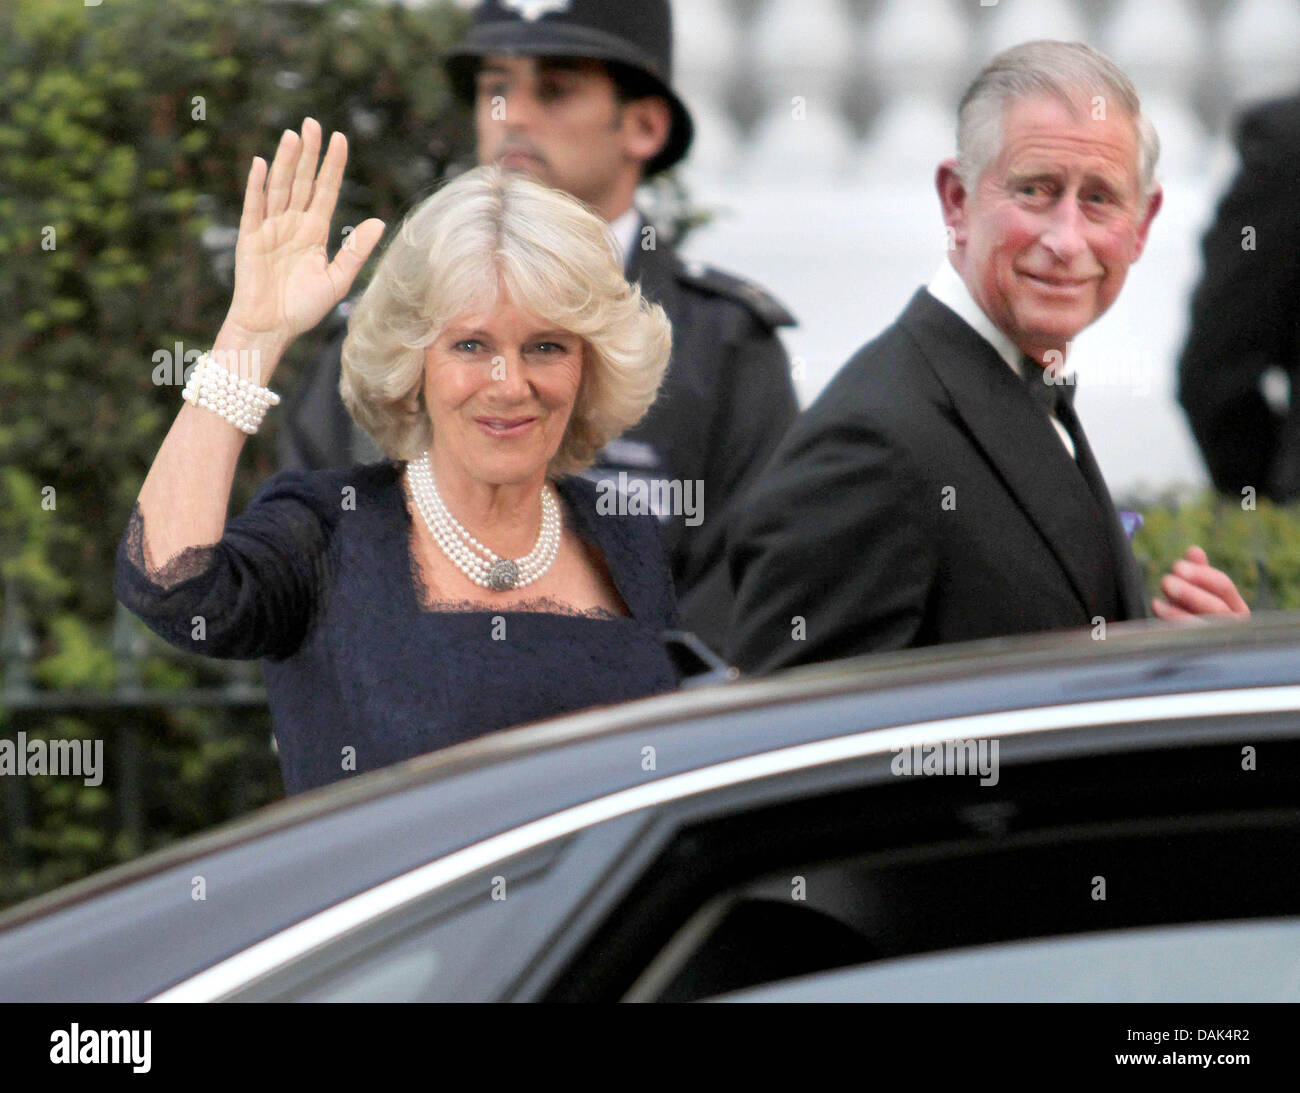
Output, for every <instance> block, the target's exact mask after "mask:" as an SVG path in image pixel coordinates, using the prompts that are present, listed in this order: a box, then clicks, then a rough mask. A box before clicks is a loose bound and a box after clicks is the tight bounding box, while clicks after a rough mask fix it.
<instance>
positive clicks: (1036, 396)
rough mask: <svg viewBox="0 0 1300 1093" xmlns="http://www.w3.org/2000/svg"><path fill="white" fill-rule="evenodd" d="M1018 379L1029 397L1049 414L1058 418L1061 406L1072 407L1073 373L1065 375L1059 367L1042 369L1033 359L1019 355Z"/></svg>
mask: <svg viewBox="0 0 1300 1093" xmlns="http://www.w3.org/2000/svg"><path fill="white" fill-rule="evenodd" d="M1020 378H1021V379H1022V380H1023V381H1024V384H1025V387H1026V389H1027V390H1028V391H1029V397H1030V398H1032V399H1033V400H1034V401H1035V402H1036V403H1038V405H1039V406H1041V407H1042V408H1043V409H1044V410H1046V411H1047V412H1048V413H1049V414H1056V415H1057V416H1060V408H1061V406H1062V404H1064V405H1066V406H1068V407H1071V408H1073V406H1074V389H1075V383H1074V373H1073V372H1069V373H1067V372H1066V371H1065V370H1064V369H1063V368H1062V367H1061V365H1050V366H1048V367H1046V368H1044V367H1043V366H1042V365H1041V364H1039V363H1038V362H1037V361H1035V360H1033V358H1031V357H1029V356H1026V355H1025V354H1023V353H1022V354H1021V355H1020Z"/></svg>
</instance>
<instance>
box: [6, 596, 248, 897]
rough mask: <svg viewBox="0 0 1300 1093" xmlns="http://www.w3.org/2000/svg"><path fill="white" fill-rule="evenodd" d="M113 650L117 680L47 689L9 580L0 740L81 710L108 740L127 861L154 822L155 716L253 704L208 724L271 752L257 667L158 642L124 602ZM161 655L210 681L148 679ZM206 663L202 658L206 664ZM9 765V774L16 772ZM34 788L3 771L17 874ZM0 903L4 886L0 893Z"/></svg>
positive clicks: (236, 795)
mask: <svg viewBox="0 0 1300 1093" xmlns="http://www.w3.org/2000/svg"><path fill="white" fill-rule="evenodd" d="M110 642H111V648H112V654H113V660H114V663H115V667H116V672H115V675H116V678H115V681H114V684H113V686H112V687H111V688H109V689H103V690H84V689H50V688H47V687H43V686H41V685H40V684H39V682H38V681H37V679H36V674H37V673H36V671H35V668H36V665H37V661H38V650H39V642H38V639H37V635H36V632H35V630H34V628H33V626H32V619H31V616H30V613H29V611H28V609H27V606H26V604H25V603H24V597H23V595H22V589H21V585H20V584H19V582H17V581H14V580H12V579H7V580H6V582H5V596H4V614H3V622H2V624H0V661H2V662H3V683H2V685H0V739H9V740H12V741H14V742H15V745H16V742H17V741H19V740H20V739H23V738H25V737H26V736H27V735H29V734H34V733H37V734H43V735H49V733H48V730H49V729H50V728H51V726H52V724H53V723H54V722H55V721H56V720H57V719H59V718H61V717H72V718H76V719H77V720H78V721H80V722H81V723H82V724H84V725H85V726H88V727H89V729H90V730H91V733H92V735H94V736H96V737H98V738H99V739H101V740H104V741H105V748H104V764H105V766H106V767H107V768H108V772H107V777H106V779H105V780H106V782H109V783H111V785H112V809H113V811H114V812H115V816H113V817H111V819H112V820H114V821H115V822H113V823H112V824H111V826H112V827H113V828H115V831H114V832H113V835H112V839H111V842H112V845H113V848H114V852H113V855H112V857H113V858H114V859H115V860H125V859H127V858H130V857H132V856H134V855H136V854H138V853H140V852H142V851H143V850H144V849H146V848H147V846H148V844H149V842H150V841H151V840H150V839H149V838H148V837H147V834H148V832H147V828H148V826H149V822H148V817H147V816H146V801H147V800H148V799H149V798H150V797H151V796H154V794H151V793H150V792H149V787H148V786H147V785H146V778H147V774H146V767H147V754H146V753H147V750H148V748H149V746H150V745H151V744H154V743H156V739H151V738H150V735H149V734H150V733H156V732H157V725H156V724H155V725H153V726H151V725H149V724H147V723H146V722H148V721H150V720H153V721H154V722H155V723H158V722H165V718H163V717H160V716H153V717H151V716H150V714H154V715H157V714H159V713H160V712H163V711H169V710H180V709H184V710H201V709H209V710H214V711H228V712H230V713H232V714H239V713H242V712H247V713H249V714H254V713H261V714H262V716H251V717H244V716H214V717H212V718H210V719H206V720H205V721H204V726H205V727H204V730H203V731H204V732H207V733H209V734H211V735H212V736H213V737H214V738H215V737H228V736H229V734H230V733H231V732H232V731H233V732H235V733H239V734H241V735H247V736H250V737H252V738H253V739H254V740H255V742H256V747H257V749H258V750H260V749H262V748H265V754H266V755H268V756H269V755H270V754H271V753H272V752H273V750H274V741H273V738H272V737H271V735H270V732H269V716H268V715H266V689H265V686H264V684H263V682H262V676H261V669H260V667H259V665H258V664H257V663H255V662H251V661H218V660H212V659H208V658H200V657H190V656H187V655H185V654H183V653H180V652H178V651H177V650H175V649H173V648H172V647H171V646H168V645H167V644H166V643H164V642H163V641H161V639H159V638H157V637H156V636H155V635H153V634H152V633H150V631H149V630H148V629H147V628H146V627H145V626H144V624H143V623H141V622H140V620H139V619H137V618H136V617H135V616H134V615H132V614H131V612H130V611H128V610H127V609H126V608H125V607H124V606H122V605H121V604H120V603H119V604H117V606H116V611H115V615H114V619H113V623H112V628H111V638H110ZM158 656H163V657H166V658H168V660H170V661H173V662H174V663H176V664H177V665H178V666H180V667H188V668H191V669H193V671H191V672H189V673H187V674H189V675H191V676H196V677H197V676H199V675H202V676H204V677H207V678H212V679H213V682H210V683H209V682H202V683H199V684H197V685H191V686H182V687H150V686H146V684H145V682H144V680H143V678H142V676H143V673H142V667H143V666H144V664H145V662H146V660H147V659H148V658H150V657H158ZM200 662H201V663H200ZM9 773H13V772H12V771H11V772H9ZM227 789H228V793H227V804H228V807H227V808H226V809H224V810H223V811H226V812H227V813H228V814H229V815H236V814H238V813H239V812H240V811H243V805H244V804H245V803H247V804H249V805H251V804H254V803H257V801H258V800H259V799H260V798H261V797H262V796H264V793H262V792H261V791H259V790H257V789H256V788H253V789H252V790H251V791H250V790H249V789H248V787H241V786H238V785H232V786H229V787H227ZM32 798H33V786H32V780H31V778H29V777H22V776H10V777H5V776H0V866H3V868H4V869H5V871H6V872H8V873H9V876H10V877H11V878H12V877H13V876H14V875H16V874H17V873H18V872H20V871H21V870H23V869H24V868H28V867H31V866H33V865H34V864H35V859H36V858H38V857H40V852H39V850H35V849H34V848H33V846H32V845H31V844H32V840H31V839H30V838H29V837H25V834H24V833H29V832H30V831H31V830H32V828H33V820H34V819H35V817H34V809H33V799H32ZM0 901H3V894H2V893H0Z"/></svg>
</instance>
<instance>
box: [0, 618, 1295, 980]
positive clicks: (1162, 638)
mask: <svg viewBox="0 0 1300 1093" xmlns="http://www.w3.org/2000/svg"><path fill="white" fill-rule="evenodd" d="M1297 676H1300V615H1272V616H1266V617H1264V618H1263V619H1262V620H1259V621H1252V622H1250V623H1248V624H1214V625H1207V626H1198V627H1189V628H1174V627H1169V626H1165V625H1161V624H1156V623H1137V624H1127V625H1124V626H1115V627H1111V628H1110V629H1109V632H1108V636H1107V637H1106V639H1105V640H1098V641H1094V640H1092V639H1091V637H1090V635H1089V634H1088V633H1087V632H1083V633H1065V634H1053V635H1040V636H1036V637H1034V638H1030V639H999V640H995V641H988V642H980V643H973V644H970V645H963V646H947V647H942V648H938V649H931V650H918V651H910V652H906V653H897V654H888V655H883V656H876V657H867V658H860V659H855V660H848V661H841V662H835V663H832V664H825V665H818V666H813V667H808V668H801V669H794V670H790V671H786V672H782V673H777V674H774V675H772V676H770V677H767V678H764V679H754V680H744V681H740V682H736V683H730V684H725V685H721V686H717V687H710V688H701V689H697V690H687V691H682V692H678V693H675V694H671V695H666V696H660V697H657V698H652V699H646V700H642V701H638V702H634V703H629V704H626V705H622V706H618V707H611V708H608V709H598V710H593V711H589V712H586V713H582V714H577V715H573V716H569V717H565V718H560V719H556V720H552V721H547V722H541V723H538V724H535V725H531V726H526V727H523V728H518V729H512V730H508V731H504V732H499V733H494V734H491V735H489V736H485V737H481V738H479V739H478V740H475V741H471V742H469V743H466V744H462V745H458V746H456V747H453V748H448V749H445V750H443V751H441V752H436V753H433V754H430V755H428V756H424V757H421V758H419V759H415V760H411V761H409V762H407V763H403V764H399V765H397V766H395V767H391V768H388V769H386V770H383V771H378V772H375V773H372V774H367V775H364V776H360V777H358V778H356V779H355V780H353V781H350V782H347V783H342V784H338V785H335V786H331V787H326V788H324V789H320V790H315V791H312V792H310V793H306V794H302V795H300V796H298V797H295V798H292V799H289V800H287V801H284V802H281V803H278V804H276V805H272V806H269V807H267V808H265V809H262V810H260V811H259V812H258V813H256V814H254V815H253V816H250V817H247V818H245V819H241V820H238V821H235V822H233V823H231V824H227V825H225V826H224V827H222V828H220V829H218V830H215V831H213V832H211V833H208V834H205V835H202V836H199V837H197V838H193V839H188V840H185V841H183V842H181V843H178V844H176V845H174V846H171V847H169V848H167V849H164V850H162V851H159V852H157V853H153V854H150V855H147V856H145V857H143V858H141V859H138V860H136V861H134V862H131V863H128V864H127V865H124V866H121V867H118V868H116V869H112V870H109V871H106V872H104V873H102V874H99V875H98V876H95V877H91V878H88V879H86V880H84V881H81V882H79V883H77V884H75V885H70V886H68V887H66V888H64V889H61V890H59V891H57V892H54V893H50V894H49V895H47V896H44V897H40V898H38V899H36V900H32V901H29V902H27V903H25V904H22V905H20V906H18V907H15V908H13V909H11V910H10V911H8V912H6V913H5V914H3V915H0V968H4V969H5V971H6V974H5V976H3V977H0V978H5V979H6V980H8V981H9V982H10V983H16V982H18V980H19V979H21V978H22V976H21V975H19V976H18V979H15V978H14V976H13V975H11V974H10V968H11V967H13V968H18V969H19V970H21V968H24V967H25V968H26V969H27V970H28V973H29V974H30V975H31V976H36V975H37V974H38V969H41V970H40V975H41V976H42V978H41V980H40V981H41V983H42V984H43V987H44V989H47V990H48V992H49V994H50V996H51V997H59V996H63V997H73V996H75V997H83V996H84V997H90V995H80V994H75V993H69V992H70V991H71V990H72V988H71V986H69V987H68V988H67V989H66V990H65V991H64V993H63V994H62V995H60V994H59V993H58V991H59V989H60V987H59V982H60V980H61V979H62V978H65V977H64V976H61V975H60V973H59V970H58V969H60V968H62V969H65V971H66V979H67V983H68V984H71V983H73V982H75V981H76V980H75V977H74V975H73V970H74V969H75V968H76V967H77V966H78V961H79V960H90V961H97V962H99V963H103V962H104V960H105V957H104V956H103V954H104V953H105V952H108V953H112V954H114V956H113V958H114V960H116V961H117V963H116V964H114V965H113V974H114V975H115V976H116V979H114V980H113V981H112V982H111V983H108V984H106V985H105V986H104V990H105V992H106V993H105V995H104V996H105V997H132V996H136V995H139V994H141V993H147V992H148V991H149V990H151V989H152V988H153V987H154V986H156V985H157V983H158V977H159V976H160V975H162V974H163V967H164V963H165V960H164V954H163V950H169V951H171V952H172V953H175V952H177V951H181V952H184V953H185V954H186V959H188V960H189V961H190V962H191V964H192V968H193V969H198V968H202V967H205V966H207V965H208V964H209V963H211V962H212V960H214V959H217V958H219V957H220V956H222V955H225V954H227V953H229V952H232V951H235V950H236V949H238V948H240V947H242V946H243V945H245V944H247V943H248V942H249V941H250V940H253V939H255V938H256V937H258V936H266V935H268V934H270V933H273V932H275V931H276V930H278V929H280V928H282V927H283V925H284V924H286V923H290V922H294V921H298V920H299V919H301V918H302V917H305V916H306V915H309V914H311V913H313V912H315V911H317V910H320V909H322V908H324V907H327V906H331V905H332V904H334V903H336V902H338V901H339V900H340V899H343V898H345V897H347V896H349V895H352V894H355V893H356V892H360V891H364V890H366V889H367V888H369V887H371V886H373V885H374V884H377V883H379V882H381V881H383V880H386V879H388V878H391V877H394V876H397V875H399V874H401V873H403V872H405V871H407V870H408V869H410V868H413V867H414V866H415V865H418V864H421V863H424V862H427V861H429V860H431V859H433V858H436V857H438V856H441V855H445V854H447V853H450V852H451V851H453V850H456V849H459V848H461V847H464V846H467V845H470V844H471V843H474V842H476V841H479V840H481V839H484V838H486V837H488V836H489V835H492V834H495V833H497V832H500V831H503V830H507V829H509V828H511V827H514V826H517V825H519V824H522V823H526V822H528V821H529V820H532V819H536V818H538V817H542V816H547V815H550V814H552V813H554V812H557V811H559V810H561V809H564V808H568V807H571V806H573V805H575V804H579V803H582V802H584V801H587V800H591V799H593V798H596V797H599V796H602V795H604V794H608V793H612V792H615V791H617V790H619V789H622V788H625V787H627V786H629V785H634V784H638V783H644V781H645V775H644V773H643V772H642V771H641V769H640V767H639V763H638V760H639V756H640V753H641V749H642V748H643V747H644V746H646V744H647V743H649V744H653V745H654V746H655V747H656V748H657V751H658V766H657V771H656V776H658V777H664V776H666V775H669V774H672V773H679V772H682V771H686V770H692V769H696V768H698V767H700V766H705V765H709V764H713V763H718V762H723V761H726V760H728V759H733V758H738V757H742V756H746V755H752V754H755V753H758V752H764V751H770V750H773V749H777V748H782V747H786V746H790V745H794V744H799V743H804V742H808V741H813V740H819V739H826V738H831V737H835V736H838V735H845V734H848V733H854V732H858V733H860V732H862V731H863V730H871V729H875V728H878V727H888V726H892V725H900V724H908V723H911V722H916V721H921V720H927V721H928V720H932V719H938V718H944V717H955V716H961V715H969V714H978V713H986V712H990V711H1002V710H1012V709H1017V708H1025V707H1034V706H1039V705H1062V704H1071V703H1079V702H1087V701H1090V700H1099V699H1112V698H1116V697H1138V696H1143V695H1158V694H1168V693H1178V692H1186V691H1194V692H1196V691H1213V690H1218V689H1235V688H1244V687H1268V686H1280V685H1286V684H1293V683H1295V682H1297ZM1079 746H1086V744H1085V745H1079ZM489 769H490V770H491V772H492V774H491V777H485V774H486V773H487V771H488V770H489ZM376 832H382V833H383V835H384V837H383V838H382V839H377V838H376V837H375V833H376ZM252 843H256V844H257V847H256V850H257V853H256V855H252V854H250V853H248V852H246V850H247V848H248V846H249V844H252ZM254 859H255V860H254ZM197 875H201V876H203V878H204V882H205V884H206V886H207V892H208V900H209V901H212V902H211V904H210V905H209V906H210V910H211V911H212V912H215V913H209V907H204V908H202V909H198V908H196V905H195V903H194V902H193V901H192V900H191V895H190V885H191V883H192V882H193V879H194V877H195V876H197ZM268 878H270V879H268ZM142 919H143V920H145V921H151V922H155V923H156V924H157V928H156V930H155V931H154V932H153V933H152V934H151V935H150V937H149V947H148V948H145V947H143V946H142V942H141V940H140V937H139V935H140V933H141V931H140V930H139V927H138V924H139V922H140V921H141V920H142ZM103 923H120V924H121V925H120V926H116V927H115V926H103V925H102V924H103ZM70 939H72V940H70ZM83 946H84V947H85V949H86V952H85V953H84V954H81V953H79V952H78V951H77V950H78V949H79V947H83ZM170 959H171V960H172V961H173V962H174V961H175V956H174V955H173V956H171V957H170ZM42 961H44V963H43V964H42ZM183 970H188V969H183ZM33 981H34V980H33ZM12 989H13V990H14V991H16V992H17V993H18V994H22V989H21V986H14V987H13V988H12ZM6 993H8V991H6ZM27 996H31V995H30V994H29V995H27Z"/></svg>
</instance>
